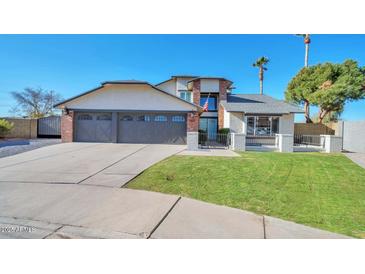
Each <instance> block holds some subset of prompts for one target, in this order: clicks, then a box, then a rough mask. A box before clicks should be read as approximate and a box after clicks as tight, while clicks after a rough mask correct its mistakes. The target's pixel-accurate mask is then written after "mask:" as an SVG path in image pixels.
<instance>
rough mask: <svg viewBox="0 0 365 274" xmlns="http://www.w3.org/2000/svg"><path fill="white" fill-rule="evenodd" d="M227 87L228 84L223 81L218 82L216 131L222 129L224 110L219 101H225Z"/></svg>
mask: <svg viewBox="0 0 365 274" xmlns="http://www.w3.org/2000/svg"><path fill="white" fill-rule="evenodd" d="M227 87H228V82H227V81H225V80H219V97H218V129H221V128H223V127H224V109H223V107H222V106H221V104H220V102H221V100H227Z"/></svg>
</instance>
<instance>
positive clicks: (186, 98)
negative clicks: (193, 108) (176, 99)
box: [179, 90, 191, 102]
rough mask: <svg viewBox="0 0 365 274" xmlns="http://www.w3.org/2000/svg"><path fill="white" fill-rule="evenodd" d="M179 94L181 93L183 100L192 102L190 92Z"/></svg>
mask: <svg viewBox="0 0 365 274" xmlns="http://www.w3.org/2000/svg"><path fill="white" fill-rule="evenodd" d="M179 92H180V98H181V99H183V100H185V101H188V102H191V92H190V91H181V90H180V91H179Z"/></svg>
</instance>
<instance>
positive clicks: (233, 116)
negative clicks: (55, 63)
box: [229, 112, 244, 133]
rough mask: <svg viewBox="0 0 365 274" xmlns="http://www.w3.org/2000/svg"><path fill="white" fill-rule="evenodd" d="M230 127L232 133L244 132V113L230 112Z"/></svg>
mask: <svg viewBox="0 0 365 274" xmlns="http://www.w3.org/2000/svg"><path fill="white" fill-rule="evenodd" d="M229 114H230V115H229V127H230V129H231V132H232V133H242V132H243V120H244V119H243V117H244V115H243V113H242V112H230V113H229Z"/></svg>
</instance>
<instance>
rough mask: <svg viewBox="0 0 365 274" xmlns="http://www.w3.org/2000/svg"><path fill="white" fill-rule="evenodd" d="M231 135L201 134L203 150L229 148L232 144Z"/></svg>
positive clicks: (200, 143)
mask: <svg viewBox="0 0 365 274" xmlns="http://www.w3.org/2000/svg"><path fill="white" fill-rule="evenodd" d="M230 136H231V135H230V134H227V133H211V132H210V133H209V134H208V133H205V132H199V145H200V147H201V148H228V147H229V145H230V142H231V138H230Z"/></svg>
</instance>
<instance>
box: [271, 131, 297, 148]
mask: <svg viewBox="0 0 365 274" xmlns="http://www.w3.org/2000/svg"><path fill="white" fill-rule="evenodd" d="M275 143H276V146H277V147H278V150H279V152H293V145H294V135H293V134H276V140H275Z"/></svg>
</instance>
